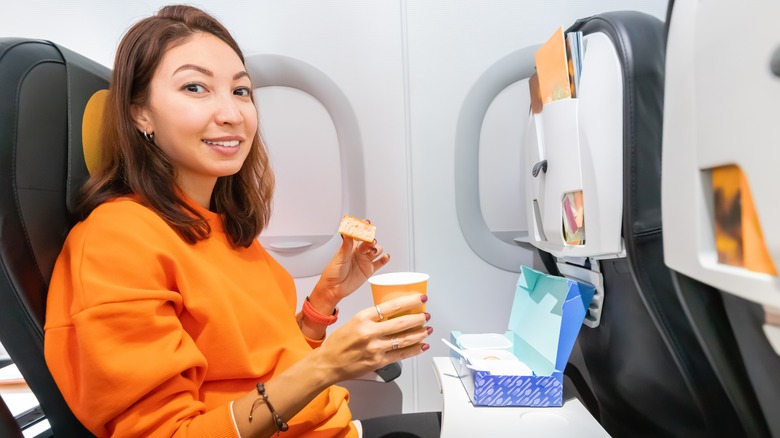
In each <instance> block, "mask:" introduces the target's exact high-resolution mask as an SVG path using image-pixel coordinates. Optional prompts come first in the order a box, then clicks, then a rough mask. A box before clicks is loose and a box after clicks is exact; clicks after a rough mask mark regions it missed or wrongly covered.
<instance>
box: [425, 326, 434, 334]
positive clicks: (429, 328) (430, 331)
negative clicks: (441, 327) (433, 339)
mask: <svg viewBox="0 0 780 438" xmlns="http://www.w3.org/2000/svg"><path fill="white" fill-rule="evenodd" d="M425 329H426V330H428V334H429V335H430V334H431V333H433V327H426V328H425Z"/></svg>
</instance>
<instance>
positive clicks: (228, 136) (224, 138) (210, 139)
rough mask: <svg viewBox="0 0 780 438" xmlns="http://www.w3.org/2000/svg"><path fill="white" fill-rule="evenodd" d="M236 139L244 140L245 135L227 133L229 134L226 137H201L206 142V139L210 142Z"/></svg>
mask: <svg viewBox="0 0 780 438" xmlns="http://www.w3.org/2000/svg"><path fill="white" fill-rule="evenodd" d="M236 140H238V141H239V142H243V141H244V137H241V136H239V135H227V136H224V137H212V138H203V139H201V141H204V142H205V141H208V142H217V141H236Z"/></svg>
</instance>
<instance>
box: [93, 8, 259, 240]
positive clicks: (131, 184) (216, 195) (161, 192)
mask: <svg viewBox="0 0 780 438" xmlns="http://www.w3.org/2000/svg"><path fill="white" fill-rule="evenodd" d="M200 32H204V33H209V34H212V35H214V36H216V37H218V38H220V39H221V40H222V41H224V42H225V43H227V44H228V45H229V46H230V47H231V48H232V49H233V50H234V51H235V52H236V54H237V55H238V56H239V58H241V62H242V63H244V55H243V54H242V53H241V49H239V47H238V44H237V43H236V41H235V40H234V39H233V37H232V36H231V35H230V33H229V32H228V31H227V29H225V27H224V26H223V25H222V24H221V23H220V22H219V21H217V20H216V19H215V18H213V17H211V16H210V15H208V14H207V13H205V12H203V11H201V10H200V9H197V8H194V7H191V6H183V5H175V6H166V7H164V8H162V9H160V10H159V11H158V12H157V14H155V15H154V16H152V17H149V18H146V19H143V20H141V21H139V22H138V23H136V24H135V25H134V26H133V27H131V28H130V30H128V32H127V34H126V35H125V36H124V38H122V41H121V42H120V44H119V47H118V49H117V53H116V58H115V60H114V71H113V78H112V80H111V86H110V89H109V94H108V98H107V101H106V108H105V114H104V119H103V125H102V127H101V134H100V136H101V142H100V144H101V161H100V164H99V166H98V168H97V169H95V171H94V172H93V173H92V175H91V176H90V178H89V180H88V181H87V182H86V184H85V185H84V188H83V190H82V199H81V203H80V208H79V210H80V212H81V218H82V219H83V218H86V217H87V216H88V215H89V214H90V213H91V212H92V211H93V210H94V209H95V208H97V206H98V205H100V204H102V203H104V202H106V201H107V200H110V199H112V198H116V197H120V196H124V195H128V194H135V195H137V196H138V197H140V200H141V202H142V203H143V204H144V205H146V206H147V207H149V208H151V209H152V210H154V211H155V212H156V213H157V214H158V215H160V216H161V217H162V218H163V220H165V222H167V223H168V224H169V225H170V226H171V228H173V229H174V230H175V231H176V232H177V233H178V234H179V235H180V236H181V237H182V239H184V240H185V241H186V242H188V243H190V244H194V243H196V242H197V241H199V240H203V239H206V238H207V237H208V236H209V235H210V234H211V228H210V227H209V224H208V222H207V220H206V219H205V218H204V217H203V216H202V215H201V214H199V213H198V212H197V210H195V209H194V208H192V207H191V206H189V205H187V202H186V201H185V200H184V199H183V198H182V197H181V195H180V192H179V189H178V188H177V187H178V186H177V184H176V180H175V175H174V168H173V166H172V164H171V162H170V160H169V159H168V157H167V156H166V155H165V154H164V153H163V152H162V151H161V150H160V148H158V147H157V146H155V145H154V144H152V143H151V142H148V141H146V140H145V139H144V136H143V134H142V133H140V132H139V131H138V129H136V125H135V124H134V123H133V119H132V115H131V112H130V108H131V106H132V105H140V106H143V105H144V104H146V103H147V102H148V99H149V84H150V82H151V80H152V76H153V75H154V72H155V70H156V69H157V66H158V65H159V64H160V61H161V60H162V57H163V55H164V54H165V52H166V50H168V49H169V48H171V47H174V46H176V45H178V44H182V43H184V42H185V41H186V40H187V39H188V38H189V37H191V36H192V35H193V34H195V33H200ZM253 100H254V98H253ZM273 188H274V176H273V172H272V170H271V167H270V163H269V158H268V153H267V151H266V149H265V146H264V145H263V142H262V140H261V139H260V135H259V130H258V133H256V134H255V137H254V139H253V140H252V145H251V147H250V151H249V155H248V156H247V158H246V160H245V161H244V164H243V166H242V167H241V169H240V170H239V171H238V172H237V173H236V174H234V175H230V176H224V177H220V178H218V179H217V183H216V185H215V187H214V192H213V194H212V197H211V209H213V210H214V211H215V212H216V213H219V214H222V215H223V220H224V226H225V232H226V233H227V235H228V238H229V239H230V242H231V243H232V244H233V245H234V246H244V247H248V246H249V245H250V244H251V243H252V241H253V240H254V239H255V238H256V237H257V236H258V235H259V234H260V232H261V231H262V229H263V227H265V226H266V225H268V220H269V218H270V215H271V198H272V194H273Z"/></svg>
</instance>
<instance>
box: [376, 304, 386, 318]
mask: <svg viewBox="0 0 780 438" xmlns="http://www.w3.org/2000/svg"><path fill="white" fill-rule="evenodd" d="M374 309H376V316H378V317H379V320H380V321H381V320H383V319H385V315H382V311H381V310H379V306H374Z"/></svg>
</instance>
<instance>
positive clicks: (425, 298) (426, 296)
mask: <svg viewBox="0 0 780 438" xmlns="http://www.w3.org/2000/svg"><path fill="white" fill-rule="evenodd" d="M420 301H422V302H423V303H427V302H428V295H420Z"/></svg>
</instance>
